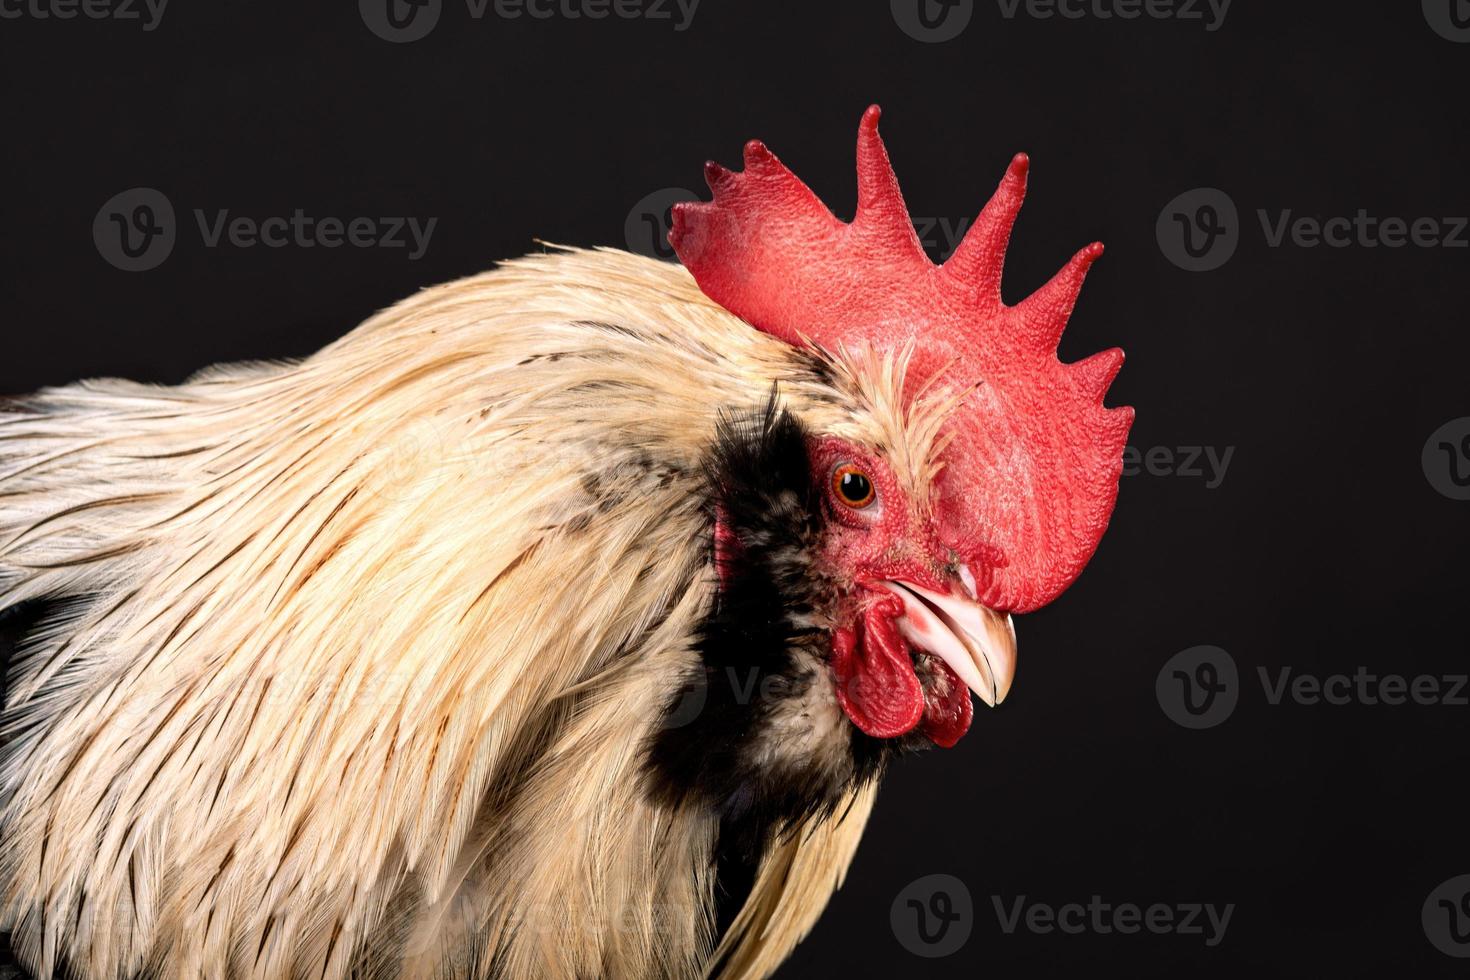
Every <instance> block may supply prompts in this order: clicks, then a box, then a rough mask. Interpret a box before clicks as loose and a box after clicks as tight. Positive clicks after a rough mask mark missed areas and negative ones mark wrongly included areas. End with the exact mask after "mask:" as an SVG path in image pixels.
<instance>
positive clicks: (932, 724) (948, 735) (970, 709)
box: [924, 658, 975, 749]
mask: <svg viewBox="0 0 1470 980" xmlns="http://www.w3.org/2000/svg"><path fill="white" fill-rule="evenodd" d="M934 666H935V668H936V669H937V670H939V671H940V672H942V673H943V674H944V675H945V677H946V678H947V679H948V680H949V683H948V684H946V685H945V686H944V691H945V693H944V694H942V695H938V696H935V697H931V698H930V699H929V702H928V704H927V705H925V707H924V734H925V735H927V736H929V740H930V741H931V742H933V743H934V744H935V745H937V746H939V747H940V748H941V749H951V748H954V745H955V743H956V742H958V741H959V740H960V739H962V738H964V737H965V732H968V731H969V730H970V720H971V719H972V718H973V717H974V716H975V705H974V703H973V702H971V700H970V689H969V688H968V687H966V686H965V682H964V681H962V680H960V678H959V675H958V674H956V673H955V672H954V671H953V670H950V668H949V664H947V663H945V662H944V661H943V660H939V659H937V658H936V660H935V662H934Z"/></svg>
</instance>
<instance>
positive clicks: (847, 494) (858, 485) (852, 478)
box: [841, 473, 873, 504]
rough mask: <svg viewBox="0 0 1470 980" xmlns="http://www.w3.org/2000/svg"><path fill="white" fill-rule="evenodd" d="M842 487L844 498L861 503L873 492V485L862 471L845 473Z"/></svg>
mask: <svg viewBox="0 0 1470 980" xmlns="http://www.w3.org/2000/svg"><path fill="white" fill-rule="evenodd" d="M841 489H842V496H843V498H844V499H846V500H850V501H852V502H853V503H855V504H860V503H862V502H863V501H864V500H867V499H868V496H869V495H870V494H871V493H872V492H873V485H872V484H871V483H869V482H868V478H867V477H865V476H863V475H862V474H861V473H844V474H842V487H841Z"/></svg>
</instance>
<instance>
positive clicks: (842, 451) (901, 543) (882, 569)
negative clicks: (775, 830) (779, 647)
mask: <svg viewBox="0 0 1470 980" xmlns="http://www.w3.org/2000/svg"><path fill="white" fill-rule="evenodd" d="M808 451H809V453H810V456H811V463H812V474H813V476H814V478H815V479H816V480H818V481H819V488H820V490H821V493H822V499H823V507H824V509H825V510H826V514H827V518H828V520H827V532H826V535H825V539H824V541H823V545H822V559H823V560H822V565H823V567H824V568H825V569H826V570H827V573H828V574H829V575H831V576H832V578H833V580H834V583H835V584H836V586H837V588H838V590H839V592H840V593H841V594H842V596H843V599H842V601H841V602H839V606H838V609H837V613H836V616H837V625H836V627H835V628H834V629H833V632H832V671H833V674H834V675H835V679H836V682H837V699H838V702H839V703H840V704H841V705H842V710H843V711H844V712H846V713H847V716H848V717H849V718H850V719H852V722H853V724H855V725H856V726H857V727H858V728H859V729H861V730H862V731H863V732H865V733H867V734H868V735H871V736H873V737H874V738H895V737H897V736H899V735H904V734H906V733H908V732H910V731H912V730H913V729H914V728H915V727H917V726H919V724H920V723H921V722H922V723H923V731H924V734H925V735H927V736H928V737H929V738H930V739H931V740H932V741H933V742H934V743H935V744H936V745H939V746H941V747H944V748H948V747H950V746H952V745H954V744H955V743H956V742H957V741H959V739H960V737H961V736H963V735H964V734H965V732H966V731H967V730H968V729H969V727H970V720H971V716H972V711H973V708H972V706H971V704H970V693H969V689H968V688H967V687H966V686H965V684H964V682H963V681H961V680H960V679H959V678H958V677H957V676H955V674H954V672H953V671H951V670H950V668H949V667H948V665H946V664H944V663H943V662H942V661H939V660H938V659H937V658H934V659H933V660H932V664H933V669H934V670H935V671H936V672H940V673H942V674H944V675H947V677H945V678H944V680H947V681H948V683H947V684H945V683H939V684H937V685H931V687H932V688H934V689H935V690H932V691H931V692H929V696H928V697H927V698H926V692H925V690H924V687H923V685H922V684H921V683H920V681H919V678H918V675H917V674H915V672H914V663H913V658H912V657H911V656H910V654H909V644H908V643H907V642H906V641H905V640H904V639H903V637H902V636H901V635H900V634H899V631H898V625H897V621H898V617H899V616H900V615H902V613H903V603H902V601H900V600H899V599H898V597H897V596H895V595H893V593H891V592H889V591H888V590H887V589H885V588H883V587H882V586H881V585H880V584H879V583H881V582H884V581H890V580H899V581H905V582H913V583H914V584H916V585H921V586H923V587H924V588H927V589H932V590H934V591H936V592H942V593H948V592H949V591H950V585H951V583H952V582H953V581H954V575H953V569H954V567H955V563H956V562H957V561H962V560H964V558H963V557H962V556H959V555H956V554H955V553H954V552H953V551H952V550H951V549H950V548H949V547H948V546H946V545H945V544H943V543H942V542H941V541H940V540H939V539H938V538H937V537H936V536H935V533H934V529H933V523H932V521H931V520H930V519H929V518H928V516H927V515H924V514H921V513H919V512H918V510H919V509H918V507H916V506H915V503H914V501H912V500H911V499H909V497H908V496H907V495H906V494H904V493H903V492H902V490H901V488H900V487H899V485H898V482H897V481H896V480H895V479H894V477H893V472H892V470H891V469H890V468H889V467H888V466H887V464H886V463H884V461H883V460H882V459H880V458H879V457H877V456H875V455H873V454H872V453H869V452H866V451H864V450H861V449H859V448H857V447H856V446H853V445H852V444H850V443H848V442H845V441H843V440H841V439H835V438H824V439H815V440H813V441H812V443H811V445H810V446H809V447H808ZM844 465H853V466H856V467H857V468H858V469H860V470H861V471H862V473H863V474H864V475H866V476H867V478H868V479H869V480H870V481H871V483H872V485H873V488H874V490H875V491H876V493H875V495H874V498H873V500H872V502H871V503H869V504H867V505H866V506H863V507H853V506H851V505H850V504H848V503H846V502H845V501H844V500H843V499H842V497H841V496H840V495H839V494H838V493H837V492H836V489H835V488H834V487H833V485H832V474H833V473H834V471H835V470H836V469H837V468H838V467H840V466H844Z"/></svg>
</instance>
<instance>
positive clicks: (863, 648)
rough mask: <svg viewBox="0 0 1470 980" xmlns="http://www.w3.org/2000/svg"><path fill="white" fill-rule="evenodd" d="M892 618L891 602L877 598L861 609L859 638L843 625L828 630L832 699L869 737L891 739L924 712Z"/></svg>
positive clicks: (920, 691) (905, 649)
mask: <svg viewBox="0 0 1470 980" xmlns="http://www.w3.org/2000/svg"><path fill="white" fill-rule="evenodd" d="M890 598H891V597H890ZM895 602H897V600H895ZM899 611H902V604H901V603H899ZM895 619H896V616H895V611H894V610H893V609H892V608H891V606H889V605H887V604H886V603H884V602H877V603H874V604H873V605H872V606H870V607H869V608H868V609H867V611H866V612H864V613H863V629H862V638H861V642H859V638H858V636H857V635H856V634H855V633H854V632H853V630H851V629H848V628H845V627H844V628H842V629H838V630H836V631H835V632H833V634H832V671H833V673H834V674H835V675H836V679H837V701H838V703H839V704H841V705H842V710H843V711H845V712H847V717H849V718H851V719H852V723H853V724H854V725H856V726H857V727H858V728H860V729H861V730H862V731H864V732H866V733H867V734H869V735H871V736H873V737H874V738H896V737H897V736H899V735H903V734H905V733H907V732H909V731H912V730H913V728H914V726H916V725H917V724H918V723H919V721H920V719H922V718H923V717H924V689H923V687H922V686H921V685H920V684H919V678H918V675H916V674H915V673H914V667H913V662H912V661H911V660H910V658H909V651H908V645H907V644H906V643H905V642H904V640H903V637H901V636H899V634H898V626H897V625H896V622H895Z"/></svg>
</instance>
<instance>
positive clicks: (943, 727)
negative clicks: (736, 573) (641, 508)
mask: <svg viewBox="0 0 1470 980" xmlns="http://www.w3.org/2000/svg"><path fill="white" fill-rule="evenodd" d="M878 119H879V109H878V107H877V106H873V107H871V108H869V109H868V111H867V112H866V113H865V114H864V116H863V119H862V123H861V125H860V127H859V131H858V145H857V177H858V206H857V214H856V216H855V217H854V219H853V220H852V221H851V222H843V221H841V220H839V219H838V218H836V217H835V216H834V215H833V214H832V212H831V211H830V210H829V209H828V208H827V207H826V206H825V205H823V203H822V202H821V201H820V200H819V199H818V198H817V197H816V195H815V194H813V192H812V191H811V190H810V189H809V188H808V187H807V186H806V185H805V184H804V183H802V182H801V180H799V179H798V178H797V177H796V176H795V175H794V174H793V173H792V172H791V171H790V170H789V169H787V168H786V167H785V166H784V165H783V164H782V163H781V162H780V161H778V160H777V159H776V157H775V156H774V155H773V154H772V153H771V152H770V151H769V150H767V149H766V147H765V146H764V145H763V144H761V143H759V142H751V143H749V144H748V145H747V146H746V148H745V168H744V170H743V171H742V172H739V173H736V172H732V171H729V170H727V169H725V168H724V167H721V166H720V165H719V164H716V163H709V164H707V165H706V168H705V173H706V178H707V180H708V183H709V185H710V189H711V191H712V192H713V200H712V201H708V202H690V203H685V204H680V205H677V206H676V207H675V210H674V215H673V227H672V231H671V233H670V241H671V242H672V244H673V245H674V248H675V250H676V251H677V253H678V256H679V258H680V260H681V261H682V262H683V264H684V265H685V267H686V268H687V269H688V270H689V271H690V272H691V273H692V274H693V276H694V278H695V280H696V281H697V282H698V284H699V286H700V288H701V289H702V291H703V292H704V293H705V295H706V296H708V297H709V298H710V299H712V300H714V301H715V302H717V303H718V304H720V305H721V306H723V307H724V308H725V309H727V310H728V311H730V312H731V313H733V314H735V315H736V316H739V317H741V318H742V319H744V320H745V321H747V322H748V323H750V324H751V325H752V326H754V327H755V328H756V329H758V330H760V331H762V332H764V333H767V334H770V335H772V336H774V337H777V338H779V339H781V340H783V341H785V342H787V343H788V344H791V345H793V346H795V347H798V348H801V349H804V350H808V351H810V352H811V353H812V354H813V355H814V356H816V357H818V358H821V359H824V360H826V361H828V362H832V363H838V364H852V363H863V364H867V365H868V366H869V369H868V370H866V371H858V372H856V373H849V374H848V375H847V377H849V378H850V379H851V378H856V379H857V380H856V381H854V382H853V383H854V384H857V385H859V386H861V385H862V384H864V383H865V382H864V381H863V379H867V382H866V383H867V384H868V385H869V387H872V388H873V389H875V391H871V392H868V393H867V394H868V395H869V396H870V397H868V398H867V399H866V404H868V405H874V404H880V403H882V402H883V401H884V399H883V398H882V397H881V395H882V392H881V390H879V389H882V388H883V387H884V381H885V380H886V382H887V383H888V388H889V391H890V399H889V400H890V401H891V402H893V404H888V405H886V406H884V408H886V412H885V411H874V412H872V413H870V415H871V416H872V417H869V418H866V419H864V420H862V421H863V424H855V425H852V426H847V427H844V426H840V425H839V426H836V427H834V430H833V431H804V432H803V434H802V438H803V442H804V444H805V454H806V462H807V470H806V473H807V479H808V480H809V482H810V484H811V486H810V487H809V493H810V497H809V502H810V504H811V505H812V506H814V507H815V508H817V510H818V511H819V513H820V514H821V516H822V520H821V522H820V533H819V535H818V540H817V542H816V543H815V544H814V546H813V550H814V551H815V552H816V554H817V556H818V557H817V559H816V561H815V564H816V566H818V568H819V570H820V574H821V576H822V577H823V578H824V579H825V580H826V581H827V582H829V583H830V585H831V590H830V591H831V595H832V597H833V598H832V601H831V602H830V604H829V606H830V608H829V609H828V611H827V614H826V616H825V622H826V625H827V630H826V632H827V635H828V637H829V640H828V642H829V644H830V657H829V663H830V665H831V673H832V676H833V679H834V682H835V686H836V697H837V701H838V703H839V704H840V705H841V707H842V710H843V711H844V712H845V714H846V715H847V717H848V718H849V719H850V720H851V721H852V723H853V724H854V725H855V726H856V727H857V728H858V729H860V730H861V731H862V732H863V733H865V734H866V735H868V736H872V737H874V738H877V739H893V738H897V737H899V736H906V735H908V734H909V733H911V732H918V733H922V734H923V735H924V736H927V738H928V740H930V741H932V742H933V743H934V744H937V745H940V746H945V747H948V746H951V745H953V744H955V742H956V741H958V740H959V738H960V737H961V736H962V735H964V733H965V732H966V730H967V729H968V728H969V725H970V720H971V702H970V697H969V692H970V691H973V692H974V693H975V694H976V695H977V696H978V697H979V698H981V699H982V700H983V701H985V702H986V703H987V704H991V705H994V704H998V703H999V702H1000V701H1001V700H1003V699H1004V698H1005V696H1006V694H1007V692H1008V691H1009V689H1010V687H1011V682H1012V679H1013V677H1014V674H1015V668H1016V654H1015V650H1016V647H1015V633H1014V630H1013V628H1012V625H1011V620H1010V614H1011V613H1023V612H1027V611H1030V610H1034V609H1036V608H1038V607H1040V606H1043V605H1045V604H1046V603H1048V602H1050V601H1051V600H1052V599H1054V598H1056V596H1057V595H1058V594H1060V593H1061V592H1062V591H1063V590H1064V589H1065V588H1067V586H1068V585H1070V584H1071V583H1072V581H1073V580H1074V579H1076V577H1077V575H1078V574H1079V573H1080V572H1081V570H1082V568H1083V566H1084V565H1085V564H1086V563H1087V561H1088V560H1089V559H1090V558H1091V556H1092V554H1093V552H1094V550H1095V549H1096V548H1097V545H1098V542H1099V540H1100V539H1101V537H1102V534H1103V531H1104V530H1105V528H1106V527H1107V523H1108V519H1109V517H1110V515H1111V513H1112V509H1113V504H1114V501H1115V499H1116V496H1117V490H1118V478H1119V475H1120V473H1121V467H1122V451H1123V447H1124V444H1125V440H1126V438H1127V434H1128V429H1129V427H1130V425H1131V424H1132V419H1133V412H1132V409H1130V408H1106V407H1104V406H1103V404H1102V402H1103V396H1104V394H1105V392H1106V391H1107V388H1108V386H1109V384H1110V383H1111V381H1112V380H1113V377H1114V376H1115V375H1116V374H1117V372H1118V369H1119V367H1120V366H1121V365H1122V362H1123V354H1122V352H1121V351H1120V350H1117V349H1113V350H1108V351H1104V352H1102V353H1100V354H1096V355H1093V356H1092V357H1089V358H1087V359H1086V360H1083V361H1081V362H1078V363H1073V364H1064V363H1062V362H1061V361H1060V360H1058V358H1057V354H1056V350H1057V343H1058V341H1059V339H1060V337H1061V334H1062V330H1063V328H1064V327H1065V325H1066V322H1067V319H1068V317H1069V315H1070V314H1071V312H1072V308H1073V305H1074V303H1075V301H1076V298H1077V295H1078V292H1079V291H1080V289H1081V286H1082V281H1083V278H1084V277H1085V276H1086V273H1087V270H1088V267H1089V266H1090V265H1091V264H1092V262H1093V260H1095V259H1096V258H1097V257H1098V256H1099V255H1100V254H1102V246H1101V244H1097V243H1094V244H1092V245H1089V246H1087V247H1086V248H1084V249H1082V250H1081V251H1080V252H1078V253H1077V254H1076V255H1075V256H1074V257H1073V258H1072V260H1071V261H1070V262H1068V263H1067V265H1066V266H1065V267H1064V268H1063V269H1062V270H1061V271H1060V272H1058V273H1057V274H1056V275H1055V276H1054V277H1053V278H1052V279H1051V280H1050V281H1049V282H1048V283H1046V284H1045V285H1044V286H1042V287H1041V288H1040V289H1039V290H1037V291H1036V292H1035V293H1034V294H1032V295H1031V296H1030V297H1028V298H1027V299H1025V300H1023V301H1022V302H1021V303H1019V304H1017V305H1014V306H1008V305H1006V304H1005V303H1004V302H1002V300H1001V292H1000V284H1001V272H1002V267H1003V264H1004V257H1005V250H1006V244H1007V242H1008V240H1009V237H1010V231H1011V227H1012V224H1013V223H1014V221H1015V218H1016V214H1017V212H1018V211H1019V209H1020V206H1021V201H1022V198H1023V196H1024V193H1025V185H1026V171H1027V158H1026V157H1025V156H1024V155H1017V156H1016V157H1015V158H1014V159H1013V160H1012V161H1011V164H1010V167H1009V168H1008V169H1007V170H1006V173H1005V176H1004V177H1003V178H1002V180H1001V182H1000V186H999V188H998V189H997V190H996V192H995V194H994V196H993V197H992V198H991V199H990V202H989V203H988V204H987V205H986V206H985V208H984V210H983V211H982V212H981V214H980V216H979V218H978V219H977V220H976V221H975V222H974V224H973V225H972V226H971V227H970V229H969V231H968V232H967V234H966V235H965V238H964V240H963V242H962V243H961V244H960V245H959V247H958V248H957V249H956V250H955V252H954V253H953V255H952V256H951V257H950V258H949V259H948V260H947V261H945V262H944V263H943V264H942V265H935V264H934V263H933V262H931V261H930V260H929V258H928V257H927V256H926V255H925V253H924V250H923V247H922V245H921V244H920V242H919V239H918V236H917V235H916V234H915V231H914V225H913V222H912V219H911V218H910V216H909V213H908V210H907V207H906V206H905V204H904V201H903V197H902V194H901V193H900V191H899V187H898V182H897V180H896V178H895V176H894V173H893V169H892V167H891V166H890V164H889V160H888V154H887V152H886V150H885V148H884V146H883V142H882V140H881V138H880V137H879V135H878ZM747 543H748V542H745V541H742V539H741V535H740V534H739V533H738V532H737V531H734V530H731V528H730V527H729V526H727V522H723V521H719V520H717V523H716V552H717V557H718V556H719V555H721V554H723V555H724V556H725V557H726V558H727V559H728V557H729V556H730V555H731V554H733V553H735V552H737V551H738V550H739V549H741V548H742V547H744V546H745V545H746V544H747ZM721 567H722V569H723V568H724V567H725V566H724V564H723V563H721Z"/></svg>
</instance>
